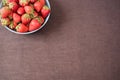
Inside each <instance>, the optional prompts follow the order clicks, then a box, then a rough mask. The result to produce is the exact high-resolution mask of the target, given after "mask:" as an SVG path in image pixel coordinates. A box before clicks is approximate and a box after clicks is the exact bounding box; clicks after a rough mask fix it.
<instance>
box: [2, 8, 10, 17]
mask: <svg viewBox="0 0 120 80" xmlns="http://www.w3.org/2000/svg"><path fill="white" fill-rule="evenodd" d="M10 13H11V10H10V8H9V7H7V6H5V7H2V8H1V9H0V16H1V18H6V17H7V16H8V15H9V14H10Z"/></svg>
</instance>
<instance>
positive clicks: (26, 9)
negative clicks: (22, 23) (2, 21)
mask: <svg viewBox="0 0 120 80" xmlns="http://www.w3.org/2000/svg"><path fill="white" fill-rule="evenodd" d="M24 9H25V12H26V13H28V14H33V12H34V9H33V7H32V6H25V7H24Z"/></svg>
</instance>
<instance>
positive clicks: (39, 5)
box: [34, 1, 42, 12]
mask: <svg viewBox="0 0 120 80" xmlns="http://www.w3.org/2000/svg"><path fill="white" fill-rule="evenodd" d="M34 8H35V10H36V11H37V12H40V10H41V8H42V4H41V2H40V1H37V2H35V3H34Z"/></svg>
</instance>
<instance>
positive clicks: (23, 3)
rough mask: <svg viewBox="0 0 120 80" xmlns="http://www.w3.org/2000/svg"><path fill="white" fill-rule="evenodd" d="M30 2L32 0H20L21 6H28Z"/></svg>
mask: <svg viewBox="0 0 120 80" xmlns="http://www.w3.org/2000/svg"><path fill="white" fill-rule="evenodd" d="M29 2H30V0H19V4H20V5H21V6H26V5H28V3H29Z"/></svg>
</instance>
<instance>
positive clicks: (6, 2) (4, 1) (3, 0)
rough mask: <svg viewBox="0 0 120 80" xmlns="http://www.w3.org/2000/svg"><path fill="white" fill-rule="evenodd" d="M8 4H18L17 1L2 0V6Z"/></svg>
mask: <svg viewBox="0 0 120 80" xmlns="http://www.w3.org/2000/svg"><path fill="white" fill-rule="evenodd" d="M10 2H18V0H2V4H3V6H5V5H8V4H9V3H10Z"/></svg>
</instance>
